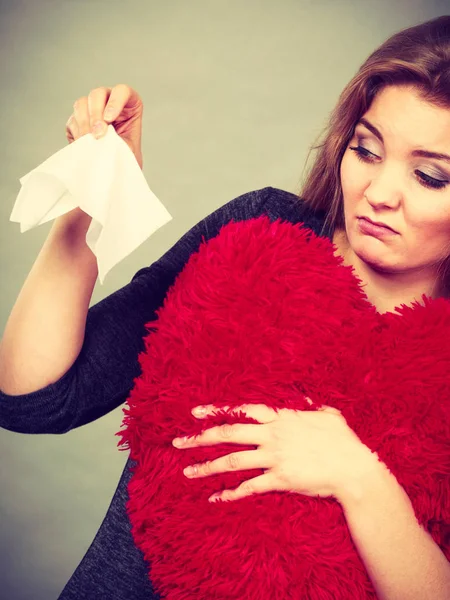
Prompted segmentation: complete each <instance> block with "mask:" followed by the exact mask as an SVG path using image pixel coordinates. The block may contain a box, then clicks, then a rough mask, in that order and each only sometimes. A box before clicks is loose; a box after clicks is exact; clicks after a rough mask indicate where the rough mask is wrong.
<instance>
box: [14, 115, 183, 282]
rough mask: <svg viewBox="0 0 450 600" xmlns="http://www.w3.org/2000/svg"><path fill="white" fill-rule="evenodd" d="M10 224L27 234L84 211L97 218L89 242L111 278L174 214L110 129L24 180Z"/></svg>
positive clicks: (70, 147)
mask: <svg viewBox="0 0 450 600" xmlns="http://www.w3.org/2000/svg"><path fill="white" fill-rule="evenodd" d="M20 183H21V184H22V188H21V190H20V192H19V195H18V196H17V199H16V202H15V204H14V207H13V210H12V213H11V216H10V219H9V220H10V221H14V222H17V223H20V232H21V233H24V232H25V231H28V230H29V229H33V227H37V226H38V225H41V224H42V223H47V221H51V220H52V219H56V218H57V217H59V216H61V215H63V214H64V213H67V212H69V211H71V210H73V209H74V208H77V207H79V208H81V210H83V211H84V212H85V213H87V214H88V215H90V216H91V217H92V221H91V223H90V225H89V229H88V230H87V232H86V244H87V245H88V246H89V248H90V249H91V251H92V252H93V254H94V255H95V256H96V257H97V265H98V275H99V279H100V283H101V284H103V282H104V280H105V276H106V274H107V273H108V271H110V270H111V269H112V268H113V267H114V266H115V265H116V264H117V263H119V262H120V261H121V260H123V259H124V258H125V257H126V256H128V255H129V254H131V252H133V251H134V250H135V249H136V248H137V247H138V246H140V245H141V244H142V243H143V242H144V241H145V240H146V239H147V238H149V237H150V236H151V235H152V234H153V233H154V232H155V231H157V230H158V229H159V228H160V227H162V226H163V225H165V224H166V223H168V222H169V221H170V220H171V219H172V216H171V215H170V214H169V212H168V211H167V209H166V208H165V207H164V205H163V204H162V203H161V202H160V201H159V200H158V198H157V197H156V196H155V194H154V193H153V192H152V191H151V190H150V188H149V186H148V184H147V181H146V179H145V177H144V174H143V173H142V170H141V168H140V167H139V164H138V162H137V160H136V158H135V156H134V154H133V152H132V151H131V149H130V148H129V147H128V145H127V143H126V142H125V141H124V140H123V139H122V138H121V137H120V136H119V135H118V134H117V133H116V131H115V129H114V127H113V126H112V125H108V128H107V132H106V134H105V135H104V136H103V137H102V138H100V139H98V140H97V139H96V138H94V136H93V135H92V134H91V133H89V134H86V135H84V136H82V137H80V138H78V139H77V140H76V141H75V142H72V143H71V144H69V145H68V146H65V147H64V148H62V149H61V150H59V151H58V152H56V153H55V154H53V155H52V156H50V158H48V159H47V160H45V161H44V162H43V163H42V164H40V165H39V166H38V167H36V168H35V169H33V170H32V171H30V172H29V173H27V174H26V175H24V176H23V177H21V178H20Z"/></svg>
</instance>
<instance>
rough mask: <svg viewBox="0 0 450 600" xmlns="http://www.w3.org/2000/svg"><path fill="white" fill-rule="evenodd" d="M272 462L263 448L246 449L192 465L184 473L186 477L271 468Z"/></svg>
mask: <svg viewBox="0 0 450 600" xmlns="http://www.w3.org/2000/svg"><path fill="white" fill-rule="evenodd" d="M270 468H271V463H270V458H269V455H268V454H267V453H265V452H263V451H262V450H246V451H241V452H233V453H232V454H227V455H226V456H221V457H220V458H216V459H215V460H208V461H206V462H204V463H199V464H196V465H190V470H191V471H192V473H190V472H186V469H184V471H183V473H184V474H185V475H186V477H191V478H196V477H209V476H210V475H215V474H216V473H226V472H228V471H245V470H248V469H270Z"/></svg>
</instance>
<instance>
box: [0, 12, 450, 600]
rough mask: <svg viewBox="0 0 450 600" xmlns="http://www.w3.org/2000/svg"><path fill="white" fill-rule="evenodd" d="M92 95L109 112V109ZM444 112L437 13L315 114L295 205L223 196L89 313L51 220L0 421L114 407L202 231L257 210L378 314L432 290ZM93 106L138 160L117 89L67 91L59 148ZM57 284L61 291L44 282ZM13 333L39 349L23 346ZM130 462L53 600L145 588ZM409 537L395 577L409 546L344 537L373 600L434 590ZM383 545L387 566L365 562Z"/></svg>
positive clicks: (53, 421)
mask: <svg viewBox="0 0 450 600" xmlns="http://www.w3.org/2000/svg"><path fill="white" fill-rule="evenodd" d="M105 105H107V107H109V106H111V105H112V106H113V107H114V109H115V112H113V114H112V115H111V116H109V117H107V116H106V114H104V113H103V109H104V107H105ZM449 109H450V17H449V16H445V17H441V18H439V19H435V20H433V21H430V22H428V23H424V24H422V25H418V26H417V27H413V28H410V29H408V30H405V31H403V32H400V33H398V34H396V35H394V36H393V37H392V38H390V39H389V40H387V41H386V42H385V43H384V44H383V45H382V46H381V47H380V48H379V49H378V50H376V51H375V52H374V53H373V54H372V55H371V56H370V57H369V58H368V60H367V61H366V62H365V63H364V64H363V66H362V67H361V68H360V70H359V72H358V73H357V74H356V76H355V77H354V78H353V79H352V81H351V82H350V83H349V84H348V86H347V87H346V88H345V90H344V91H343V93H342V95H341V97H340V99H339V102H338V105H337V107H336V109H335V110H334V112H333V114H332V116H331V120H330V126H329V128H328V132H327V135H326V137H325V141H324V142H323V144H322V145H320V146H319V147H318V149H319V152H318V155H317V158H316V160H315V163H314V166H313V168H312V170H311V173H310V174H309V177H308V179H307V181H306V185H305V186H304V188H303V190H302V191H301V194H300V195H299V196H300V197H301V199H300V197H297V196H295V195H293V194H290V193H288V192H284V191H282V190H276V189H273V188H264V189H262V190H257V191H254V192H250V193H248V194H244V195H243V196H240V197H239V198H236V199H235V200H233V201H232V202H229V203H228V204H226V205H225V206H223V207H221V208H220V209H218V210H217V211H215V212H214V213H212V214H211V215H209V216H208V217H206V218H205V219H203V220H202V221H201V222H200V223H198V224H197V225H196V226H195V227H193V228H192V229H191V230H190V231H189V232H187V233H186V234H185V235H184V236H183V237H182V238H181V239H180V240H179V242H177V244H175V245H174V247H173V248H171V249H170V250H169V251H168V252H167V253H166V254H165V255H164V256H163V257H162V258H161V259H160V260H158V261H157V262H156V263H154V264H152V265H151V266H150V267H145V268H143V269H140V270H139V271H138V272H137V273H136V274H135V276H134V277H133V279H132V281H131V282H130V283H129V284H128V285H127V286H125V287H124V288H122V289H120V290H118V291H116V292H115V293H114V294H112V295H110V296H109V297H107V298H105V299H104V300H102V301H101V302H99V303H98V304H96V305H95V306H93V307H91V308H90V309H89V310H87V306H88V304H89V299H90V297H91V294H92V289H93V287H94V284H95V280H96V277H97V270H96V262H95V257H93V255H92V254H91V253H90V250H89V249H88V248H87V247H86V245H85V242H84V239H85V234H86V230H87V228H88V226H89V221H90V218H88V216H87V215H85V214H84V213H82V212H81V211H72V212H71V213H70V214H69V215H63V216H62V217H60V218H59V219H57V221H56V222H55V224H54V226H53V227H52V230H51V232H50V234H49V237H48V239H47V241H46V243H45V245H44V247H43V249H42V251H41V253H40V255H39V257H38V260H37V261H36V263H35V265H34V266H33V269H32V271H31V273H30V276H29V278H28V279H27V281H26V284H25V285H24V287H23V289H22V290H21V293H20V295H19V297H18V299H17V302H16V304H15V306H14V308H13V311H12V313H11V316H10V318H9V321H8V323H7V326H6V329H5V333H4V336H3V339H2V345H1V357H0V359H1V360H0V365H1V373H0V388H1V390H2V393H1V396H0V424H1V425H2V426H3V427H4V428H6V429H9V430H12V431H17V432H24V433H64V432H67V431H69V430H71V429H73V428H75V427H79V426H81V425H83V424H86V423H88V422H91V421H93V420H95V419H97V418H99V417H101V416H102V415H104V414H106V413H107V412H109V411H110V410H113V409H114V408H116V407H117V406H119V405H120V404H122V403H123V402H124V401H125V400H126V398H127V397H128V395H129V392H130V389H131V388H132V387H133V383H134V379H135V378H136V377H138V376H139V373H140V369H139V364H138V361H137V356H138V353H139V352H141V351H142V350H143V349H144V347H143V343H142V340H143V336H144V335H145V334H146V330H145V324H146V323H148V322H149V321H151V320H154V319H155V318H156V315H155V311H156V310H157V309H158V308H159V307H160V306H161V305H162V303H163V300H164V298H165V296H166V293H167V291H168V289H169V287H170V286H171V285H172V283H173V282H174V280H175V278H176V277H177V275H178V274H179V273H180V272H181V271H182V269H183V267H184V265H185V264H186V262H187V261H188V259H189V257H190V256H191V255H192V253H194V252H196V251H197V250H198V248H199V245H200V243H201V241H202V239H203V238H204V239H205V240H209V239H211V238H213V237H215V236H216V235H217V234H218V233H219V231H220V229H221V227H222V226H223V225H224V224H226V223H228V222H229V221H230V219H234V220H235V221H239V220H246V219H251V218H254V217H257V216H260V215H263V214H266V215H268V216H269V217H270V218H271V219H277V218H279V217H281V218H283V219H286V220H288V221H290V222H292V223H298V222H301V223H304V226H305V227H307V228H310V229H312V230H313V231H315V232H316V233H317V235H323V236H327V237H329V238H330V239H332V241H333V242H334V243H335V246H336V252H337V253H338V254H340V255H341V256H342V257H343V258H344V260H345V264H347V265H351V266H352V267H353V268H354V270H355V272H356V273H357V275H358V276H359V277H360V278H361V280H362V281H363V282H364V284H365V287H366V290H367V298H368V300H369V301H370V302H371V303H372V304H373V306H374V307H375V308H376V310H377V311H378V312H387V311H392V310H394V309H395V307H397V306H399V305H400V304H401V303H410V302H412V301H413V300H420V298H421V295H422V294H423V293H426V294H428V295H431V296H433V297H438V296H441V295H442V296H446V294H447V287H448V273H447V265H448V256H449V253H450V244H449V241H450V163H449V162H447V160H446V159H445V158H444V157H441V158H439V157H437V156H436V155H437V154H441V155H443V154H447V155H450V110H449ZM102 116H103V117H104V122H107V123H112V124H113V125H114V127H115V129H116V131H117V132H118V133H119V135H121V136H122V138H123V139H124V140H125V141H126V142H127V143H128V144H129V146H130V148H131V149H132V150H133V152H134V153H135V156H136V159H137V160H138V162H139V164H140V166H141V167H142V156H141V151H140V137H141V116H142V102H141V100H140V98H139V96H138V95H137V94H136V92H134V91H133V90H130V88H128V87H127V86H124V85H119V86H116V87H115V88H113V89H112V90H111V89H110V88H98V89H97V90H94V91H93V92H92V93H91V94H90V95H89V98H86V97H83V98H80V99H79V100H78V101H77V103H76V104H75V110H74V115H73V117H72V118H71V119H69V122H68V125H67V136H68V139H69V142H70V141H73V140H74V139H77V138H78V137H80V136H81V135H85V134H86V133H89V132H90V131H91V127H92V126H93V125H94V122H95V121H96V120H98V119H102ZM419 151H420V154H419V153H418V152H419ZM431 152H433V153H435V154H436V155H434V156H431V154H430V153H431ZM367 219H370V220H371V221H376V222H382V223H384V224H385V225H387V226H388V227H389V228H392V230H394V231H388V230H386V229H385V228H381V229H379V228H374V227H372V226H371V225H369V224H368V223H367V222H366V223H364V222H363V221H364V220H367ZM62 278H65V279H64V281H65V282H66V283H65V285H63V286H61V285H56V280H58V281H60V280H61V279H62ZM68 278H70V279H68ZM42 307H45V313H44V311H43V309H42ZM36 312H38V313H39V319H36V318H35V316H34V315H35V314H36ZM67 315H71V318H72V319H73V321H72V324H73V325H72V329H71V333H70V334H69V335H68V336H67V334H66V337H64V338H62V339H61V338H59V337H58V335H57V334H56V335H54V336H52V335H49V332H50V333H51V332H59V331H60V330H63V331H67ZM63 319H64V327H61V323H62V320H63ZM37 321H39V323H37ZM38 326H40V327H42V330H41V332H42V335H40V332H39V330H37V327H38ZM28 331H33V340H36V341H35V342H34V343H35V344H36V346H37V347H38V349H39V352H32V351H31V349H30V345H31V344H32V340H30V339H29V336H27V333H28ZM44 333H45V335H44ZM24 356H27V357H29V360H30V361H31V360H32V361H34V362H33V363H32V364H31V363H30V362H26V361H24V360H23V359H24ZM49 356H50V357H51V360H49V359H48V357H49ZM39 357H43V358H41V360H42V364H39V362H38V361H39ZM21 369H22V370H21ZM130 466H131V461H130V460H129V461H128V462H127V465H126V467H125V469H124V472H123V475H122V477H121V480H120V482H119V485H118V488H117V490H116V493H115V495H114V498H113V500H112V503H111V505H110V507H109V509H108V512H107V515H106V517H105V519H104V521H103V523H102V526H101V527H100V530H99V532H98V534H97V536H96V538H95V540H94V541H93V543H92V545H91V546H90V548H89V550H88V552H87V553H86V555H85V557H84V559H83V561H82V562H81V564H80V566H79V567H78V568H77V570H76V571H75V573H74V574H73V576H72V578H71V579H70V581H69V582H68V584H67V585H66V587H65V588H64V590H63V592H62V593H61V595H60V599H63V600H65V599H68V598H74V599H75V598H82V597H86V598H127V599H132V598H136V599H137V598H151V597H157V596H156V595H154V596H152V593H153V591H152V585H151V582H150V581H149V579H148V576H147V566H146V564H145V562H144V560H143V556H142V554H141V552H140V551H139V550H138V549H137V548H136V546H135V545H134V543H133V539H132V536H131V532H130V525H129V520H128V518H127V514H126V511H125V502H126V500H127V484H128V481H129V479H130ZM396 498H397V497H396ZM408 523H409V521H408ZM388 525H389V524H386V527H388ZM391 525H392V524H390V525H389V526H391ZM356 530H357V528H356V527H355V530H354V531H355V532H356ZM397 533H398V531H397ZM400 533H401V534H402V536H403V539H404V535H403V534H404V531H403V530H401V531H400ZM414 535H415V536H416V537H415V542H416V546H415V547H418V546H419V544H420V550H419V554H420V559H421V560H419V561H418V562H417V565H415V568H414V570H411V571H410V572H408V576H407V577H406V578H405V577H404V566H405V565H404V564H401V561H400V556H399V553H400V550H401V552H403V551H405V552H406V553H408V551H409V546H408V547H407V548H406V547H405V548H404V547H403V546H402V545H401V544H400V542H399V543H398V545H397V546H395V547H393V548H392V552H391V554H387V553H386V552H382V553H380V552H379V551H380V548H379V547H377V549H378V554H376V553H375V550H376V548H375V545H374V546H373V547H372V548H371V550H372V551H373V552H372V554H373V556H372V557H371V556H370V555H371V552H369V551H368V548H367V547H366V542H363V541H362V539H359V540H357V539H356V536H355V543H358V549H359V550H360V552H361V555H362V557H363V560H364V561H365V565H366V568H367V570H368V572H369V574H370V576H371V579H372V583H373V584H374V587H375V588H376V589H377V592H378V594H379V597H380V598H389V597H407V594H408V593H410V592H411V590H414V591H415V592H417V591H418V590H420V593H423V595H422V596H420V597H425V592H426V593H429V594H430V597H433V598H444V597H445V596H444V595H445V593H446V592H445V589H444V586H445V585H447V586H448V583H447V582H448V563H447V562H446V559H445V557H444V556H443V554H442V552H441V550H440V549H439V547H438V546H437V545H436V544H435V543H434V542H433V541H432V540H431V539H430V538H429V537H427V536H426V535H425V532H424V533H423V536H422V537H420V534H419V533H418V532H417V530H416V531H415V534H414ZM408 543H410V538H408ZM399 548H400V550H399ZM385 550H386V548H385V547H383V551H385ZM374 553H375V554H374ZM383 553H384V554H385V555H386V556H387V561H385V562H384V563H383V564H382V565H381V563H379V562H377V560H381V558H380V556H381V554H383ZM377 556H378V559H377ZM446 578H447V579H446ZM405 579H406V581H405ZM408 586H410V587H408ZM420 586H422V587H420ZM446 589H447V590H448V587H447V588H446ZM416 597H419V596H416Z"/></svg>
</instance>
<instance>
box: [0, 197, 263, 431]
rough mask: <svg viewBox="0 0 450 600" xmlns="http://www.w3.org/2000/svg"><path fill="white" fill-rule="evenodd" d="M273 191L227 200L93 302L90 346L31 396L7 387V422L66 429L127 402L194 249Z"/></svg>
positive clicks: (3, 419)
mask: <svg viewBox="0 0 450 600" xmlns="http://www.w3.org/2000/svg"><path fill="white" fill-rule="evenodd" d="M272 189H273V188H263V189H261V190H256V191H252V192H248V193H246V194H243V195H241V196H239V197H237V198H235V199H234V200H231V201H230V202H228V203H227V204H225V205H223V206H222V207H220V208H219V209H217V210H216V211H214V212H213V213H211V214H210V215H208V216H207V217H205V218H204V219H202V220H201V221H200V222H199V223H197V224H196V225H194V226H193V227H192V228H191V229H190V230H189V231H188V232H187V233H185V234H184V235H183V236H182V237H181V238H180V240H179V241H178V242H176V244H175V245H174V246H172V248H170V250H168V251H167V252H166V253H165V254H164V255H163V256H162V257H161V258H160V259H159V260H157V261H156V262H154V263H153V264H152V265H150V266H149V267H144V268H142V269H140V270H139V271H137V273H136V274H135V275H134V276H133V278H132V280H131V281H130V282H129V283H128V284H127V285H125V286H124V287H122V288H120V289H119V290H117V291H115V292H114V293H112V294H110V295H109V296H107V297H106V298H104V299H103V300H101V301H100V302H98V303H97V304H95V305H93V306H91V307H90V308H89V310H88V314H87V319H86V329H85V337H84V341H83V346H82V348H81V350H80V353H79V355H78V357H77V359H76V360H75V362H74V363H73V365H72V366H71V367H70V368H69V370H68V371H67V372H66V373H65V374H64V375H63V376H62V377H61V378H60V379H58V380H57V381H55V382H53V383H50V384H49V385H47V386H45V387H43V388H41V389H39V390H36V391H33V392H31V393H28V394H21V395H9V394H5V393H3V392H2V391H1V390H0V427H3V428H4V429H7V430H9V431H15V432H17V433H28V434H32V433H46V434H49V433H59V434H62V433H66V432H68V431H70V430H72V429H75V428H76V427H80V426H82V425H85V424H87V423H90V422H91V421H94V420H95V419H98V418H100V417H102V416H103V415H105V414H107V413H108V412H110V411H112V410H114V409H115V408H117V407H118V406H119V405H120V404H122V403H124V402H125V401H126V399H127V397H128V395H129V392H130V390H131V389H132V387H133V384H134V380H135V378H137V377H139V376H140V374H141V369H140V365H139V362H138V354H139V353H140V352H142V351H143V350H144V348H145V346H144V341H143V338H144V337H146V336H147V335H148V331H147V329H146V327H145V324H146V323H149V322H150V321H152V320H156V318H157V316H156V314H155V311H156V310H157V309H158V308H159V307H160V306H162V304H163V300H164V298H165V296H166V293H167V291H168V289H169V288H170V287H171V286H172V284H173V283H174V281H175V279H176V277H177V275H178V274H179V273H180V272H181V271H182V269H183V267H184V266H185V264H186V263H187V261H188V259H189V257H190V256H191V254H192V253H194V252H196V251H197V250H198V249H199V246H200V244H201V242H202V240H204V241H207V240H208V239H210V238H212V237H215V236H216V235H217V234H218V233H219V232H220V229H221V228H222V226H224V225H226V224H227V223H229V222H230V221H231V220H232V219H233V220H234V221H242V220H246V219H250V218H253V217H257V216H260V215H261V214H262V213H263V212H264V205H265V202H266V199H267V196H268V194H269V193H270V191H271V190H272Z"/></svg>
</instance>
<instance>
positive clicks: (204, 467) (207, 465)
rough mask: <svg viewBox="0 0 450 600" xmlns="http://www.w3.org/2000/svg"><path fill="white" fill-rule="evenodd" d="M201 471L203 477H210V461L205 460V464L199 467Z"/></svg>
mask: <svg viewBox="0 0 450 600" xmlns="http://www.w3.org/2000/svg"><path fill="white" fill-rule="evenodd" d="M201 471H203V473H204V474H205V475H210V474H211V473H212V467H211V461H210V460H207V461H206V462H205V463H203V465H202V467H201Z"/></svg>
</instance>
